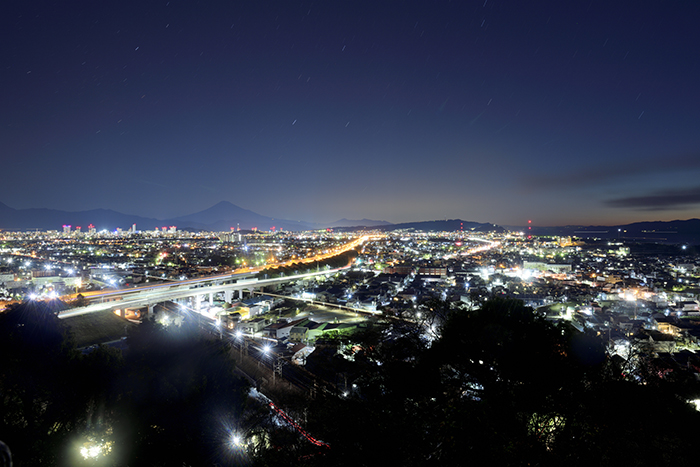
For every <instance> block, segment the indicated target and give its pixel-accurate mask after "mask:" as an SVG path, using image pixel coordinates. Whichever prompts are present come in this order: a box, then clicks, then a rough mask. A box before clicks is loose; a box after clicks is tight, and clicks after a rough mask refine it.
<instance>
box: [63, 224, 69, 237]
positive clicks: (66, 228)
mask: <svg viewBox="0 0 700 467" xmlns="http://www.w3.org/2000/svg"><path fill="white" fill-rule="evenodd" d="M63 235H70V225H64V226H63Z"/></svg>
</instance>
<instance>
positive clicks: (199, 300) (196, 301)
mask: <svg viewBox="0 0 700 467" xmlns="http://www.w3.org/2000/svg"><path fill="white" fill-rule="evenodd" d="M201 309H202V296H201V295H195V296H194V310H195V311H196V312H197V313H199V312H200V310H201Z"/></svg>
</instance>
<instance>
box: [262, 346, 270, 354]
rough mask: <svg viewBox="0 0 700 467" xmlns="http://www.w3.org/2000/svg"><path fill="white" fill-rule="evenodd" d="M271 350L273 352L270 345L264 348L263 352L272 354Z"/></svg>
mask: <svg viewBox="0 0 700 467" xmlns="http://www.w3.org/2000/svg"><path fill="white" fill-rule="evenodd" d="M270 350H272V348H271V347H270V346H269V345H265V346H263V352H265V353H269V352H270Z"/></svg>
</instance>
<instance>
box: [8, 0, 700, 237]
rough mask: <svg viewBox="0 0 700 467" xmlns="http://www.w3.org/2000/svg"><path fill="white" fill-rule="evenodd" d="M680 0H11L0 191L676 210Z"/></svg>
mask: <svg viewBox="0 0 700 467" xmlns="http://www.w3.org/2000/svg"><path fill="white" fill-rule="evenodd" d="M699 13H700V6H698V5H695V4H692V3H688V2H674V3H673V4H671V5H669V4H664V5H640V4H638V3H637V2H628V1H621V2H614V4H608V3H604V2H596V1H593V2H585V3H583V2H582V3H575V4H571V5H562V4H560V3H558V2H551V1H545V2H538V4H537V5H518V4H513V3H511V2H499V1H495V0H487V1H483V0H482V1H478V2H471V1H468V2H461V3H460V4H458V5H454V4H452V3H447V2H439V3H437V4H432V3H430V4H428V3H427V2H418V3H415V4H407V5H401V8H395V7H394V5H392V4H390V3H389V2H379V3H377V2H352V3H349V4H343V5H340V4H336V5H317V4H313V3H300V4H295V5H291V4H289V3H286V2H274V1H270V2H258V3H256V4H250V5H228V4H223V3H221V4H220V3H218V2H213V3H210V4H207V5H206V6H204V7H203V6H198V5H195V4H192V3H190V2H175V1H171V2H167V1H164V2H159V3H158V4H157V5H156V4H149V5H147V6H144V5H143V4H142V3H138V4H137V3H136V2H131V1H126V2H120V4H119V5H99V4H93V3H89V2H78V3H74V4H71V5H61V6H60V7H59V6H56V5H49V4H48V3H45V2H39V3H34V4H15V5H12V6H10V7H9V8H8V13H7V14H6V15H4V17H3V19H2V22H3V23H2V24H3V33H2V34H3V35H4V39H5V41H4V42H5V43H6V44H7V46H6V47H5V48H3V51H2V52H0V53H2V57H3V63H4V65H5V66H4V69H3V76H4V82H5V88H4V92H3V100H4V105H3V106H2V110H1V111H0V122H2V125H0V128H2V129H1V130H0V132H1V133H0V135H1V137H2V138H1V141H2V145H1V146H0V151H1V152H2V154H3V165H4V170H3V172H4V173H5V175H6V176H5V177H4V178H3V184H4V188H5V190H4V193H3V196H2V199H0V202H2V203H5V204H7V205H8V206H11V207H13V208H16V209H26V208H50V209H59V210H66V211H83V210H90V209H97V208H105V209H113V210H115V211H118V212H123V213H128V214H134V215H139V216H144V217H154V218H159V219H168V218H174V217H178V216H185V215H187V214H190V213H194V212H198V211H201V210H204V209H207V208H209V207H211V206H213V205H214V204H216V203H218V202H220V201H222V200H225V201H229V202H231V203H233V204H236V205H238V206H241V207H243V208H245V209H249V210H252V211H254V212H256V213H260V214H262V215H265V216H270V217H276V218H284V219H289V220H303V221H305V222H312V223H324V222H325V223H327V222H334V221H337V220H338V219H341V218H348V219H362V218H368V219H373V220H384V221H387V222H392V223H400V222H410V221H417V220H430V219H444V218H460V219H465V220H473V221H478V222H493V223H496V224H500V225H524V224H525V223H526V222H527V219H535V221H536V223H537V224H538V225H566V224H581V225H586V224H588V225H619V224H626V223H630V222H636V221H655V220H661V221H669V220H674V219H689V218H694V217H698V215H697V212H698V205H699V204H700V187H699V186H698V183H697V175H698V172H699V171H700V157H697V153H698V138H697V134H696V128H697V127H698V123H700V122H699V121H698V120H699V119H700V117H699V116H698V114H697V110H696V109H697V101H698V92H697V90H696V84H695V82H694V79H693V78H694V76H696V75H697V72H698V71H699V70H698V68H699V67H700V60H698V58H700V57H698V51H697V50H696V49H694V48H693V47H692V45H693V44H694V43H695V42H696V40H697V39H700V38H699V37H698V35H700V33H699V32H698V31H697V29H696V28H695V27H694V25H693V23H694V20H695V18H697V17H698V14H699ZM694 39H695V40H694Z"/></svg>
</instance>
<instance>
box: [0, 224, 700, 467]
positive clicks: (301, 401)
mask: <svg viewBox="0 0 700 467" xmlns="http://www.w3.org/2000/svg"><path fill="white" fill-rule="evenodd" d="M0 265H1V266H0V300H2V303H1V306H2V307H3V308H4V311H3V312H2V313H0V328H2V329H1V330H2V332H3V333H4V335H3V338H2V355H3V357H2V358H3V368H4V369H3V370H2V376H3V377H2V382H0V395H1V396H2V398H1V399H2V409H3V420H2V428H1V431H0V439H2V440H3V441H4V442H5V443H7V445H8V446H10V448H11V449H12V450H13V460H14V462H15V465H39V464H40V463H43V464H50V465H235V464H245V465H248V464H250V465H287V464H294V465H351V464H352V465H379V464H382V465H388V464H391V465H433V464H434V465H460V464H462V463H463V462H465V459H468V458H470V457H472V458H474V459H482V458H483V457H480V456H487V457H489V458H490V459H491V461H492V465H522V464H523V463H528V462H529V463H532V464H533V465H561V463H566V464H567V465H592V464H593V465H613V464H619V463H623V464H630V465H632V464H635V465H647V464H648V463H649V462H657V463H656V464H655V465H670V464H671V463H674V465H686V464H687V465H690V462H691V461H692V460H693V459H692V456H690V455H688V449H689V447H690V446H689V445H685V444H684V443H685V442H686V441H687V440H689V439H692V437H693V436H694V434H695V431H694V430H697V426H698V425H697V424H698V421H699V420H700V419H699V417H698V413H697V409H698V407H700V355H699V354H698V353H697V351H698V349H700V343H699V341H698V339H699V338H700V306H699V302H698V298H699V294H700V256H698V251H697V247H695V246H693V245H671V244H660V243H637V242H629V241H624V240H619V239H618V240H609V239H608V240H602V239H595V238H586V239H583V238H571V237H566V238H564V237H532V236H529V235H527V234H524V233H523V232H505V233H503V232H498V233H496V232H494V233H479V234H476V233H473V232H468V231H455V232H423V231H416V230H398V231H388V232H380V231H369V230H365V231H346V232H334V231H332V230H331V229H328V230H323V231H315V232H303V233H299V232H250V231H235V230H232V231H231V232H225V233H211V232H207V233H192V232H183V231H178V230H177V229H176V228H175V227H171V228H168V229H165V228H164V229H162V230H154V231H137V230H136V227H135V226H134V227H133V228H131V229H128V230H125V231H121V230H120V231H117V232H97V231H95V230H94V229H91V230H89V231H86V232H80V231H76V230H74V229H73V230H71V229H70V227H68V226H67V227H66V228H64V229H63V230H62V231H53V232H1V233H0ZM69 395H70V396H69ZM592 407H595V408H594V409H593V408H592ZM524 459H525V461H523V460H524ZM480 462H481V461H479V462H476V463H477V464H479V463H480Z"/></svg>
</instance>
